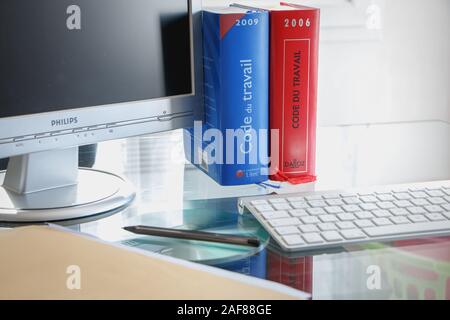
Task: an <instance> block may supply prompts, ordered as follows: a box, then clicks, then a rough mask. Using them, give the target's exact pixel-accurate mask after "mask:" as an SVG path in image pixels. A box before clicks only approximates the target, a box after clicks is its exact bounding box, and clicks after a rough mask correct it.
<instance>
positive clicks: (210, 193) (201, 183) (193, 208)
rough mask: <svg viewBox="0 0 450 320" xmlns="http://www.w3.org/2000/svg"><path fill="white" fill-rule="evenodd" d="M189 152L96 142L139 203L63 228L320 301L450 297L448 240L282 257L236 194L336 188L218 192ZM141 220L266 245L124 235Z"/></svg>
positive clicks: (103, 163)
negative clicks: (186, 154)
mask: <svg viewBox="0 0 450 320" xmlns="http://www.w3.org/2000/svg"><path fill="white" fill-rule="evenodd" d="M182 152H183V146H182V142H181V135H180V132H179V131H174V132H169V133H162V134H156V135H151V136H147V137H139V138H131V139H126V140H120V141H112V142H106V143H101V144H99V146H98V154H97V161H96V165H95V167H96V168H98V169H101V170H106V171H111V172H114V173H117V174H121V175H123V176H125V177H127V178H128V179H129V180H130V181H131V182H132V183H133V184H134V185H135V187H136V190H137V197H136V199H135V201H134V203H133V204H132V205H131V207H129V208H127V209H125V210H123V211H121V212H117V213H114V214H110V215H106V216H100V217H94V218H91V219H86V220H83V221H73V222H67V223H64V224H63V225H65V226H66V227H68V228H70V229H73V230H76V231H80V232H84V233H87V234H90V235H93V236H96V237H99V238H100V239H102V240H106V241H109V242H113V243H120V244H123V245H126V246H132V247H138V248H141V249H144V250H149V251H153V252H159V253H161V254H165V255H169V256H173V257H178V258H181V259H186V260H190V261H193V262H197V263H202V264H207V265H211V266H214V267H218V268H223V269H227V270H231V271H233V272H239V273H243V274H247V275H250V276H254V277H259V278H265V279H268V280H271V281H276V282H279V283H282V284H285V285H288V286H290V287H293V288H296V289H299V290H302V291H305V292H309V293H311V294H312V297H313V299H450V237H447V238H434V239H417V240H408V241H396V242H392V243H371V244H365V245H353V246H348V247H345V248H339V249H334V250H331V251H320V252H319V251H317V252H302V253H295V254H293V253H284V252H282V251H281V250H280V249H279V248H278V247H277V245H276V244H274V243H273V242H272V241H271V240H270V237H269V235H268V234H267V233H266V232H265V230H264V229H262V228H261V226H260V225H259V223H258V222H257V221H256V220H255V219H254V218H253V217H252V216H251V215H243V216H241V215H239V214H238V212H237V206H236V203H237V198H238V197H242V196H251V195H259V194H267V193H272V192H301V191H312V190H321V189H329V187H330V185H331V184H330V180H326V179H320V177H319V182H318V183H315V184H307V185H301V186H288V185H279V184H274V185H273V187H267V186H256V185H253V186H242V187H221V186H219V185H217V184H216V183H215V182H214V181H213V180H211V179H210V178H208V177H207V176H206V175H204V174H203V173H202V172H200V171H199V170H197V169H196V168H195V167H193V166H192V165H190V164H187V163H186V162H185V160H184V156H183V154H182ZM321 181H324V183H323V184H321ZM336 184H337V183H336ZM136 224H144V225H152V226H158V227H173V228H186V229H194V230H204V231H212V232H218V233H229V234H241V235H256V236H258V237H259V238H260V239H261V240H262V245H261V246H260V247H259V248H247V247H242V246H236V245H225V244H213V243H205V242H198V241H187V240H174V239H165V238H158V237H148V236H138V235H134V234H131V233H129V232H127V231H124V230H122V227H124V226H129V225H136Z"/></svg>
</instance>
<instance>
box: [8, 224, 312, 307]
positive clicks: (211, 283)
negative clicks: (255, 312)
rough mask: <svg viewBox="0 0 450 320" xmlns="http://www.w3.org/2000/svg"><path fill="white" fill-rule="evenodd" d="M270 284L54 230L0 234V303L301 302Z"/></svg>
mask: <svg viewBox="0 0 450 320" xmlns="http://www.w3.org/2000/svg"><path fill="white" fill-rule="evenodd" d="M308 297H309V296H308V295H307V294H305V293H302V292H300V291H297V290H294V289H290V288H288V287H285V286H283V285H280V284H276V283H274V282H270V281H265V280H259V279H256V278H251V277H248V276H243V275H238V274H235V273H232V272H228V271H224V270H220V269H216V268H212V267H208V266H203V265H199V264H195V263H191V262H186V261H183V260H178V259H174V258H171V257H166V256H163V255H159V254H153V253H148V252H143V251H138V250H135V249H129V248H126V247H122V246H117V245H111V244H108V243H106V242H103V241H100V240H98V239H95V238H92V237H90V236H86V235H83V234H78V233H74V232H72V231H68V230H66V229H63V228H60V227H54V226H32V227H24V228H17V229H11V230H7V231H0V299H176V300H178V299H220V300H222V299H304V298H308Z"/></svg>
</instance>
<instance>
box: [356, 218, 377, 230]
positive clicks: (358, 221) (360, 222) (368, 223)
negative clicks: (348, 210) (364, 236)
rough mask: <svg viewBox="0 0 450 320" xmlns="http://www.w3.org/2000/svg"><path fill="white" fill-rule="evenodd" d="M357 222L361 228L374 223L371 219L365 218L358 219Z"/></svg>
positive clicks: (371, 225)
mask: <svg viewBox="0 0 450 320" xmlns="http://www.w3.org/2000/svg"><path fill="white" fill-rule="evenodd" d="M355 224H356V225H357V226H358V227H360V228H367V227H373V226H374V224H373V222H372V221H370V220H369V219H363V220H356V221H355Z"/></svg>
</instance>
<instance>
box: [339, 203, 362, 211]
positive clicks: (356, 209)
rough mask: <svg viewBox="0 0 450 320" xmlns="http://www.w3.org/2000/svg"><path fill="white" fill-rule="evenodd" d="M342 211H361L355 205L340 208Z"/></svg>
mask: <svg viewBox="0 0 450 320" xmlns="http://www.w3.org/2000/svg"><path fill="white" fill-rule="evenodd" d="M342 209H344V211H345V212H357V211H361V208H360V207H359V206H357V205H356V204H347V205H345V206H342Z"/></svg>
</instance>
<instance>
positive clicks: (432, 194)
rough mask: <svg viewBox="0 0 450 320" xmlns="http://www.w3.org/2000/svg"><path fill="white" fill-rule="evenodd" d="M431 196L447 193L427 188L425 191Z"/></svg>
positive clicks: (440, 195) (441, 195)
mask: <svg viewBox="0 0 450 320" xmlns="http://www.w3.org/2000/svg"><path fill="white" fill-rule="evenodd" d="M425 192H426V193H427V194H428V195H429V196H430V197H443V196H445V193H444V192H442V191H441V190H427V191H425Z"/></svg>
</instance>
